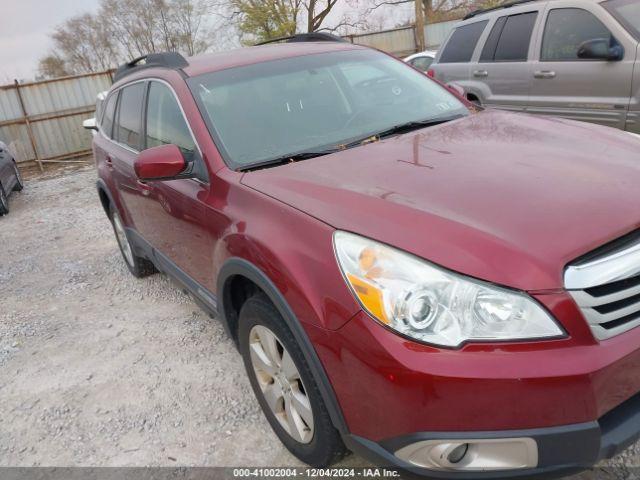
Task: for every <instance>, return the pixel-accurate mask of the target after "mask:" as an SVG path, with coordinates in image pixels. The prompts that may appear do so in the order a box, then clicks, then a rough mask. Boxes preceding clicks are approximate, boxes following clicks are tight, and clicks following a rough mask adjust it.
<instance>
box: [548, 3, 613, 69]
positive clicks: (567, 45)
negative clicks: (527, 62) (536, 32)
mask: <svg viewBox="0 0 640 480" xmlns="http://www.w3.org/2000/svg"><path fill="white" fill-rule="evenodd" d="M602 38H604V39H607V40H609V42H611V44H614V43H615V42H616V40H615V39H614V38H613V36H612V35H611V32H610V31H609V29H608V28H607V27H605V26H604V24H603V23H602V22H601V21H600V20H598V19H597V18H596V17H594V16H593V14H592V13H590V12H587V11H586V10H582V9H580V8H556V9H554V10H551V11H550V12H549V16H548V17H547V24H546V26H545V29H544V37H543V39H542V53H541V55H540V59H541V60H542V61H547V62H558V61H569V62H571V61H590V60H587V59H581V58H578V49H579V48H580V45H581V44H582V43H583V42H586V41H588V40H595V39H602Z"/></svg>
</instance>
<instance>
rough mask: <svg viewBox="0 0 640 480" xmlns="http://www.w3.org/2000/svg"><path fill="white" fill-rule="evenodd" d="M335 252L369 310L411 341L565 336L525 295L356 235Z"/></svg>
mask: <svg viewBox="0 0 640 480" xmlns="http://www.w3.org/2000/svg"><path fill="white" fill-rule="evenodd" d="M334 246H335V251H336V256H337V258H338V264H339V265H340V269H341V270H342V273H343V274H344V276H345V278H346V280H347V283H348V284H349V286H350V287H351V290H352V291H353V293H354V295H355V296H356V298H357V299H358V300H359V301H360V303H361V304H362V306H363V307H364V309H365V310H366V311H367V312H368V313H369V314H370V315H371V316H372V317H373V318H375V319H376V320H378V321H379V322H381V323H383V324H384V325H386V326H388V327H389V328H392V329H393V330H395V331H397V332H399V333H401V334H403V335H406V336H409V337H412V338H415V339H416V340H419V341H422V342H425V343H431V344H435V345H443V346H448V347H456V346H459V345H461V344H462V343H464V342H466V341H490V340H519V339H531V338H549V337H560V336H563V335H564V332H563V330H562V329H561V328H560V327H559V326H558V325H557V324H556V322H555V321H554V320H553V319H552V318H551V317H550V316H549V314H548V313H547V312H546V311H545V310H543V308H542V307H541V306H540V305H538V303H536V302H535V301H534V300H533V299H532V298H531V297H529V296H528V295H526V294H524V293H518V292H515V291H511V290H507V289H505V288H500V287H496V286H495V285H492V284H489V283H484V282H481V281H479V280H474V279H472V278H468V277H464V276H462V275H457V274H454V273H451V272H447V271H445V270H443V269H441V268H438V267H436V266H434V265H431V264H429V263H427V262H426V261H424V260H420V259H418V258H416V257H414V256H412V255H409V254H407V253H403V252H401V251H399V250H396V249H394V248H391V247H388V246H386V245H383V244H381V243H378V242H375V241H373V240H369V239H367V238H363V237H360V236H358V235H354V234H351V233H346V232H336V233H335V234H334Z"/></svg>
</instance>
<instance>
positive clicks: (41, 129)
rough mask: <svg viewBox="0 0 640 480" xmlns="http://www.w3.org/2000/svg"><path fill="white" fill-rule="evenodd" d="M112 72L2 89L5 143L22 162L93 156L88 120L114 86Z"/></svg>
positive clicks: (0, 124)
mask: <svg viewBox="0 0 640 480" xmlns="http://www.w3.org/2000/svg"><path fill="white" fill-rule="evenodd" d="M111 74H112V72H111V71H107V72H100V73H91V74H87V75H78V76H75V77H65V78H59V79H54V80H45V81H41V82H33V83H22V84H19V83H18V82H15V83H14V84H13V85H5V86H0V140H2V141H3V142H5V143H6V144H7V145H9V149H10V150H11V151H12V152H13V153H14V154H15V156H16V161H18V162H29V161H36V162H38V164H39V165H40V167H42V164H43V163H46V162H58V161H68V160H71V159H74V158H78V157H82V156H84V155H88V154H90V153H91V133H90V132H88V131H86V130H85V129H83V128H82V121H83V120H85V119H87V118H91V117H92V116H93V114H94V112H95V107H96V96H97V95H98V93H100V92H102V91H104V90H108V89H109V87H110V86H111V78H112V77H111Z"/></svg>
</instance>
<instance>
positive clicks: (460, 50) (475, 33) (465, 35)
mask: <svg viewBox="0 0 640 480" xmlns="http://www.w3.org/2000/svg"><path fill="white" fill-rule="evenodd" d="M487 23H489V21H488V20H484V21H482V22H476V23H472V24H469V25H463V26H461V27H458V28H456V29H455V31H454V32H453V34H452V35H451V38H449V41H448V42H447V44H446V45H445V47H444V50H443V52H442V55H441V56H440V60H439V63H465V62H469V61H471V57H472V56H473V51H474V50H475V48H476V44H477V43H478V40H479V39H480V36H481V35H482V32H484V29H485V27H486V26H487Z"/></svg>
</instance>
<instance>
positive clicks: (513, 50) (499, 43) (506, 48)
mask: <svg viewBox="0 0 640 480" xmlns="http://www.w3.org/2000/svg"><path fill="white" fill-rule="evenodd" d="M537 17H538V12H528V13H519V14H517V15H511V16H509V17H501V18H499V19H498V20H497V21H496V23H495V25H494V27H493V29H491V33H490V34H489V37H488V38H487V42H486V43H485V46H484V48H483V49H482V55H481V57H480V61H481V62H525V61H526V60H527V57H528V54H529V43H530V42H531V34H532V32H533V27H534V26H535V24H536V18H537Z"/></svg>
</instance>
